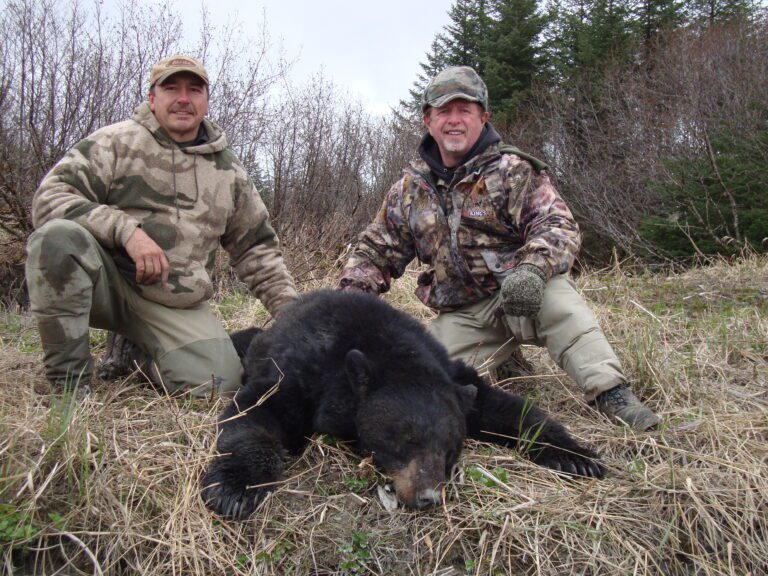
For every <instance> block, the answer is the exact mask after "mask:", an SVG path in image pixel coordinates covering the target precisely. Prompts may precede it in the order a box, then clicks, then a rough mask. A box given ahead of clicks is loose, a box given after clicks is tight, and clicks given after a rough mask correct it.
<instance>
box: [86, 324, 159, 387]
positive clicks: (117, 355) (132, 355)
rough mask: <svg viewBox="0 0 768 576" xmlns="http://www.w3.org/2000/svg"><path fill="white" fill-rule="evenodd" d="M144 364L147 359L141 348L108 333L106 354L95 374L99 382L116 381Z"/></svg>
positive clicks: (112, 333)
mask: <svg viewBox="0 0 768 576" xmlns="http://www.w3.org/2000/svg"><path fill="white" fill-rule="evenodd" d="M146 364H148V358H147V356H146V354H144V352H143V351H142V350H141V348H139V347H138V346H137V345H136V344H134V343H133V342H131V341H130V340H128V338H126V337H125V336H122V335H120V334H117V333H115V332H110V333H109V335H108V336H107V353H106V354H105V355H104V360H103V361H102V362H101V366H99V369H98V371H97V374H98V376H99V378H100V379H101V380H117V379H118V378H121V377H123V376H128V375H129V374H132V373H133V372H135V371H136V369H137V368H143V367H144V366H145V365H146Z"/></svg>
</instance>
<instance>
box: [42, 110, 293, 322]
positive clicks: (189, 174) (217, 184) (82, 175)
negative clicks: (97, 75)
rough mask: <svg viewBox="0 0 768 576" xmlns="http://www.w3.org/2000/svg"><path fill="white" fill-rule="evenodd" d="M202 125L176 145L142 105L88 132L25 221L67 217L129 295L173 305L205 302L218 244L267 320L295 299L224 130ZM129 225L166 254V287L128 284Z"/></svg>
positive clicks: (265, 217)
mask: <svg viewBox="0 0 768 576" xmlns="http://www.w3.org/2000/svg"><path fill="white" fill-rule="evenodd" d="M203 126H204V129H205V131H206V134H207V136H208V141H207V142H205V143H203V144H199V145H192V146H189V147H185V148H180V147H179V146H178V145H177V144H176V143H175V142H174V141H173V140H171V139H170V138H169V137H168V135H167V134H166V133H165V131H164V130H163V129H162V128H161V126H160V124H159V123H158V122H157V119H156V118H155V116H154V114H152V111H151V110H150V108H149V104H148V103H146V102H145V103H143V104H141V105H140V106H139V107H138V108H137V109H136V111H135V113H134V115H133V117H132V119H131V120H127V121H125V122H121V123H118V124H113V125H111V126H106V127H105V128H102V129H101V130H98V131H96V132H94V133H93V134H91V135H90V136H88V138H86V139H85V140H83V141H81V142H80V143H78V144H77V145H76V146H75V147H74V148H72V149H71V150H70V151H69V152H68V153H67V154H66V155H65V156H64V157H63V158H62V159H61V161H59V163H58V164H56V166H54V167H53V169H52V170H51V171H50V172H49V173H48V174H47V175H46V176H45V178H44V179H43V181H42V183H41V184H40V187H39V188H38V190H37V192H36V193H35V196H34V199H33V201H32V218H33V223H34V225H35V227H40V226H42V225H43V224H45V223H46V222H48V221H49V220H52V219H54V218H66V219H69V220H72V221H74V222H77V223H78V224H80V225H82V226H83V227H84V228H85V229H86V230H88V231H89V232H90V233H91V234H93V236H94V237H95V238H96V239H97V240H98V241H99V243H100V244H101V245H102V246H103V247H104V249H105V250H107V251H108V252H109V253H110V254H111V255H112V256H113V258H114V260H115V263H116V264H117V267H118V269H119V270H120V271H121V273H122V274H123V276H124V277H125V279H126V280H127V281H128V282H129V283H131V284H132V285H133V286H134V287H135V289H136V290H137V292H139V293H140V294H141V295H142V296H143V297H144V298H146V299H148V300H151V301H154V302H158V303H161V304H164V305H166V306H169V307H172V308H188V307H191V306H194V305H196V304H198V303H200V302H202V301H204V300H207V299H208V298H210V297H211V295H212V294H213V286H212V283H211V272H212V271H213V266H214V259H215V254H216V249H217V247H218V246H219V245H220V244H221V245H222V246H223V247H224V248H225V249H226V250H227V252H228V253H229V255H230V261H231V264H232V266H233V267H234V269H235V271H236V272H237V274H238V276H239V277H240V278H241V279H242V280H243V281H244V282H245V283H246V284H247V285H248V286H249V287H250V289H251V290H252V292H253V293H254V294H255V295H256V296H257V297H258V298H259V299H260V300H261V301H262V302H263V303H264V305H265V306H266V307H267V309H268V310H269V311H270V313H272V314H275V313H276V312H277V311H279V310H280V308H282V306H284V305H285V304H287V303H288V302H290V301H292V300H293V299H295V298H296V297H297V296H296V290H295V288H294V285H293V281H292V279H291V277H290V274H289V273H288V270H287V268H286V266H285V263H284V261H283V258H282V254H281V252H280V247H279V244H278V240H277V236H276V234H275V232H274V230H273V229H272V226H271V225H270V223H269V214H268V213H267V209H266V207H265V206H264V203H263V202H262V201H261V198H259V195H258V193H257V192H256V190H255V189H254V187H253V185H252V183H251V181H250V180H249V178H248V175H247V173H246V171H245V169H244V167H243V166H242V164H240V161H239V160H238V159H237V157H236V156H235V155H234V154H233V152H232V151H231V150H230V149H229V147H228V145H227V139H226V136H225V135H224V133H223V132H222V131H221V129H220V128H219V127H218V126H217V125H216V124H215V123H214V122H211V121H209V120H207V119H206V120H204V121H203ZM138 226H141V228H142V229H143V230H144V231H145V232H146V233H147V234H148V235H149V236H150V237H151V238H152V239H153V240H154V241H155V242H157V244H158V245H159V246H160V247H161V248H162V249H163V250H164V251H165V254H166V256H167V257H168V261H169V262H170V266H171V271H170V277H169V280H168V285H167V286H166V287H165V288H164V287H163V286H162V285H161V284H160V283H159V282H158V283H156V284H152V285H146V286H145V285H137V284H136V283H135V266H134V264H133V261H132V260H131V259H130V258H129V257H128V254H127V253H126V252H125V249H124V246H125V243H126V242H127V240H128V238H130V236H131V234H133V232H134V230H135V229H136V227H138Z"/></svg>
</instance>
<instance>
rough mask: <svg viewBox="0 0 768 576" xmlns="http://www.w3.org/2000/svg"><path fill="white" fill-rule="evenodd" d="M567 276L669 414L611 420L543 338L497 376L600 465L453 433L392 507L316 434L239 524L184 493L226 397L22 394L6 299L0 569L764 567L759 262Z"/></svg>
mask: <svg viewBox="0 0 768 576" xmlns="http://www.w3.org/2000/svg"><path fill="white" fill-rule="evenodd" d="M323 283H324V281H322V280H319V281H317V282H316V284H315V285H313V286H312V287H316V286H319V285H322V284H323ZM579 285H580V287H581V288H582V289H583V290H584V293H585V295H586V296H587V297H588V298H589V299H590V300H591V301H592V302H593V304H594V309H595V310H596V312H597V314H598V316H599V317H600V320H601V322H602V325H603V326H604V327H605V330H606V333H607V335H608V337H609V339H611V340H612V341H613V342H615V344H616V349H617V351H618V352H619V354H620V355H621V356H622V359H623V361H624V362H625V367H626V369H627V372H628V373H629V374H630V375H631V376H632V378H633V380H634V382H635V387H636V389H637V391H639V392H640V394H641V395H642V396H644V397H645V398H646V399H648V401H649V403H650V404H651V405H652V406H653V407H654V408H655V409H656V410H658V411H659V412H660V413H661V414H662V415H663V416H664V419H665V423H664V427H663V429H662V430H660V431H657V432H653V433H651V434H643V435H635V434H633V433H632V432H631V431H629V430H625V429H622V428H617V427H615V426H613V425H611V424H610V423H609V422H607V421H606V420H605V419H603V418H602V417H600V416H599V415H598V414H596V413H595V412H594V411H593V410H591V409H590V408H588V407H586V406H584V405H583V403H582V402H581V401H580V399H579V394H578V392H577V391H576V390H574V388H573V387H572V386H571V384H570V383H569V382H568V381H567V379H566V378H565V376H563V375H562V374H561V373H559V372H558V371H557V370H556V368H555V367H554V366H553V365H552V364H551V362H550V361H549V360H548V359H547V358H546V357H545V355H544V354H542V353H541V351H539V350H535V349H531V348H527V349H526V356H528V357H529V358H531V359H533V361H534V363H535V364H536V366H537V369H538V371H539V374H540V376H538V377H536V378H529V379H525V380H519V381H513V382H507V383H504V385H505V386H508V387H510V388H511V389H514V390H516V391H532V390H535V392H536V394H537V396H538V398H539V401H540V403H541V404H542V405H543V406H544V407H545V408H546V409H548V410H549V411H551V412H553V413H554V414H556V415H557V416H558V417H560V418H561V419H562V420H563V421H565V422H566V423H567V424H568V425H569V427H570V429H571V430H572V431H573V432H574V434H575V435H577V436H578V437H580V438H582V439H584V440H586V441H588V442H589V443H590V444H592V445H594V446H596V447H598V448H599V449H600V451H601V452H602V453H603V456H604V459H605V461H606V463H607V465H608V467H609V469H610V477H609V478H608V479H606V480H604V481H602V482H598V481H594V482H568V481H565V480H562V479H560V478H558V477H557V476H555V475H554V474H552V473H550V472H549V471H547V470H544V469H541V468H538V467H536V466H534V465H531V464H530V463H528V462H527V461H525V460H522V459H520V458H519V457H518V456H517V455H516V454H514V453H512V452H510V451H508V450H503V449H497V448H495V447H490V446H487V445H482V444H477V443H469V444H468V445H467V447H466V451H465V454H464V456H463V460H462V471H461V473H460V475H459V477H457V478H456V479H455V481H453V482H452V483H451V484H450V485H449V486H448V487H447V490H446V503H445V505H444V506H443V507H442V508H440V509H435V510H432V511H427V512H412V511H403V510H397V511H395V512H387V511H386V510H385V509H384V508H383V506H382V504H381V502H380V500H379V498H378V497H377V487H380V486H382V485H383V484H384V483H385V480H384V479H383V478H382V477H380V476H379V475H378V474H377V473H376V471H375V470H374V469H373V468H372V467H371V465H370V463H368V462H367V461H362V462H361V461H360V460H359V459H358V458H356V457H355V456H353V455H352V454H351V453H350V452H349V451H348V450H347V449H346V448H345V447H344V446H339V445H337V444H336V443H335V442H334V441H333V440H332V439H329V438H323V437H320V438H314V439H313V440H312V442H311V444H310V446H309V448H308V449H307V450H306V452H305V453H304V455H303V456H302V457H301V458H299V459H298V460H295V461H293V462H292V463H291V464H290V467H289V470H288V478H287V480H286V481H285V482H284V483H283V484H282V485H281V487H280V488H279V489H278V490H277V491H276V492H274V493H273V494H272V495H271V496H270V497H269V498H268V499H267V501H266V502H265V504H264V505H263V506H262V507H261V508H260V510H259V511H258V512H257V513H256V514H255V515H254V516H253V517H252V518H251V519H250V520H248V521H246V522H239V523H223V522H220V521H219V520H217V519H216V518H215V517H213V516H212V515H211V514H210V513H209V512H208V511H207V510H206V508H205V507H204V506H203V504H202V502H201V501H200V497H199V492H198V487H199V484H198V482H199V476H200V473H201V471H202V470H203V468H204V466H205V463H206V462H207V460H208V459H209V458H211V457H212V445H213V441H214V420H215V416H216V413H217V412H218V411H219V409H220V408H221V406H220V404H205V403H201V402H184V401H180V400H174V399H170V398H166V397H158V396H157V395H156V394H155V393H154V392H153V391H151V390H148V389H147V388H145V387H144V386H143V385H141V384H139V383H137V382H136V381H135V379H129V380H128V381H126V382H122V383H102V384H101V385H98V386H97V388H96V391H95V394H94V395H92V396H91V397H90V398H88V399H87V400H85V401H84V402H82V403H80V404H71V405H70V404H66V403H65V404H62V403H60V402H59V403H58V404H57V403H56V401H55V399H54V398H52V397H51V396H46V395H41V394H39V393H36V392H35V388H36V387H37V388H39V387H40V382H41V381H42V371H41V367H40V354H39V351H38V350H37V347H36V341H35V336H34V331H33V330H30V329H29V319H28V318H26V317H24V316H18V315H14V314H10V313H6V314H5V316H4V317H3V323H2V326H3V329H2V332H3V333H2V358H1V359H0V374H2V376H0V378H2V382H0V502H2V504H0V545H2V546H3V548H2V556H1V557H0V566H2V568H1V569H0V572H4V573H7V574H13V573H14V566H15V567H16V573H25V574H26V573H38V574H48V575H52V574H57V573H58V574H110V575H111V574H153V575H154V574H156V575H171V574H173V575H176V574H179V575H180V574H232V575H236V574H363V573H365V574H367V573H372V574H420V575H421V574H425V575H426V574H441V575H448V574H555V575H558V576H562V575H564V574H649V575H651V574H654V575H655V574H702V575H721V574H722V575H726V574H728V575H744V574H753V575H758V574H764V573H766V571H768V560H766V559H768V525H767V521H766V513H767V512H768V474H767V472H768V470H766V460H767V458H766V457H767V455H768V450H767V449H766V440H767V438H766V431H767V430H768V419H767V417H766V413H767V412H766V405H767V404H768V397H767V392H766V386H767V384H768V382H767V380H768V342H767V341H766V335H768V320H767V318H768V261H767V260H766V259H765V258H762V259H760V258H747V259H745V260H744V261H741V262H739V263H736V264H731V265H729V264H724V263H723V264H717V265H714V266H711V267H706V268H700V269H696V270H693V271H690V272H688V273H685V274H682V275H676V276H671V277H663V276H653V275H648V274H644V273H639V274H634V273H633V272H632V271H625V270H621V269H619V268H617V269H614V270H610V271H606V272H601V273H592V274H587V275H585V276H584V277H582V278H581V279H580V280H579ZM412 287H413V279H412V278H410V279H408V280H406V281H405V282H402V283H401V284H400V285H399V286H398V288H397V290H396V291H395V292H394V293H393V294H392V295H391V296H389V297H388V298H389V299H390V301H391V302H393V303H394V304H395V305H397V306H399V307H401V308H404V309H406V310H407V311H409V313H412V314H414V315H417V316H419V317H420V318H423V319H428V317H429V314H428V313H427V312H426V311H425V309H424V308H423V307H421V306H420V305H419V304H418V303H416V302H414V300H413V298H412V296H411V295H410V294H411V290H412ZM221 310H222V315H223V317H224V318H225V320H226V321H227V322H228V323H229V325H230V326H231V327H233V328H235V327H239V326H242V325H244V324H248V323H251V322H260V321H263V320H264V319H265V318H266V315H265V314H264V312H263V310H261V309H260V308H259V307H258V306H257V305H256V304H255V303H254V302H253V301H251V300H249V299H248V298H243V297H242V296H235V295H230V296H229V297H227V298H224V299H223V301H222V302H221ZM22 567H23V568H22ZM57 570H61V571H57Z"/></svg>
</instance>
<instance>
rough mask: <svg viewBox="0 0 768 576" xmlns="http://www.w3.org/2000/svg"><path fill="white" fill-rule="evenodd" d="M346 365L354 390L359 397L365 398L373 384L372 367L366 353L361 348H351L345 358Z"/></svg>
mask: <svg viewBox="0 0 768 576" xmlns="http://www.w3.org/2000/svg"><path fill="white" fill-rule="evenodd" d="M344 366H345V368H346V370H347V378H348V379H349V383H350V384H351V385H352V390H354V392H355V394H356V395H357V396H358V398H364V397H365V396H366V395H367V394H368V388H369V386H370V384H371V367H370V365H369V364H368V359H367V358H366V357H365V354H363V353H362V352H360V350H355V349H352V350H350V351H349V352H347V356H346V358H345V359H344Z"/></svg>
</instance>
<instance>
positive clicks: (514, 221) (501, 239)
mask: <svg viewBox="0 0 768 576" xmlns="http://www.w3.org/2000/svg"><path fill="white" fill-rule="evenodd" d="M422 108H423V111H424V123H425V125H426V127H427V130H428V133H427V134H426V135H425V136H424V138H423V140H422V142H421V145H420V147H419V155H420V156H421V161H417V162H414V163H413V164H412V165H411V166H409V167H408V168H406V169H405V172H404V175H403V178H402V179H401V180H399V181H398V182H397V183H396V184H395V185H394V186H393V187H392V188H391V189H390V190H389V192H388V194H387V196H386V198H385V200H384V203H383V205H382V207H381V209H380V211H379V213H378V214H377V215H376V217H375V219H374V221H373V222H372V223H371V224H370V225H369V226H368V227H367V228H366V230H365V231H364V232H363V233H362V234H361V235H360V238H359V242H358V244H357V246H356V248H355V250H354V251H353V253H352V255H351V256H350V258H349V261H348V262H347V264H346V266H345V267H344V270H343V271H342V274H341V277H340V280H339V287H340V288H341V289H359V290H364V291H368V292H372V293H375V294H380V293H382V292H386V291H387V290H389V287H390V283H391V281H392V279H393V278H398V277H400V276H401V275H402V274H403V273H404V271H405V268H406V266H407V265H408V264H409V263H410V262H411V261H412V260H413V259H414V258H418V259H419V261H420V262H422V263H424V264H426V265H427V266H428V267H429V269H428V270H427V271H426V272H424V273H423V274H421V276H420V277H419V278H418V287H417V289H416V293H417V296H418V297H419V299H420V300H421V301H422V302H424V303H425V304H426V305H427V306H429V307H430V308H432V309H434V310H436V311H438V313H439V315H438V317H437V318H436V319H435V320H434V321H433V322H432V324H431V325H430V331H431V332H432V333H433V334H434V335H435V336H436V337H437V338H438V340H440V341H441V342H442V343H443V344H444V345H445V346H446V347H447V348H448V352H449V354H450V355H451V357H453V358H458V359H461V360H464V361H466V362H467V363H469V364H473V365H475V366H482V367H484V368H488V369H489V370H490V369H494V368H495V367H497V366H499V365H501V364H502V363H503V362H504V361H505V360H506V359H507V358H508V357H509V356H510V354H512V352H514V351H515V350H516V348H517V347H518V346H519V345H520V344H537V345H539V346H545V347H546V348H547V349H548V351H549V353H550V355H551V356H552V358H553V359H554V360H555V362H557V364H558V365H559V366H560V367H562V368H563V369H564V370H565V371H566V372H567V373H568V374H569V375H570V376H571V377H572V378H573V380H574V381H575V382H576V383H577V384H578V385H579V386H580V387H581V389H582V390H583V392H584V396H585V399H586V400H587V401H588V402H595V403H596V405H597V407H598V409H600V410H601V411H602V412H603V413H605V414H607V415H608V416H609V417H612V418H614V419H618V420H621V421H623V422H625V423H627V424H629V425H631V426H633V427H635V428H637V429H640V430H645V429H648V428H651V427H653V426H655V425H656V424H658V422H659V419H658V417H657V416H656V415H655V414H653V412H651V411H650V410H649V409H648V408H647V407H645V406H644V405H643V404H642V403H641V402H640V401H639V400H638V399H637V398H636V397H635V396H634V394H633V393H632V391H631V390H630V388H629V387H628V384H627V378H626V377H625V376H624V373H623V372H622V369H621V365H620V363H619V360H618V358H617V357H616V355H615V353H614V352H613V349H612V348H611V346H610V344H609V343H608V341H607V340H606V338H605V336H604V334H603V332H602V331H601V330H600V327H599V326H598V323H597V320H596V318H595V316H594V314H593V313H592V312H591V310H590V309H589V307H588V306H587V304H586V302H585V301H584V300H583V299H582V298H581V296H580V295H579V293H578V292H577V291H576V290H575V287H574V285H573V282H572V281H571V280H570V279H569V277H568V272H569V271H570V269H571V266H572V265H573V262H574V259H575V257H576V254H577V252H578V249H579V246H580V243H581V237H580V233H579V228H578V225H577V224H576V222H575V221H574V219H573V216H572V214H571V212H570V210H569V209H568V207H567V206H566V204H565V202H564V201H563V199H562V198H561V197H560V195H559V194H558V192H557V191H556V190H555V188H554V186H553V185H552V183H551V182H550V180H549V177H548V176H547V174H546V172H545V170H546V165H544V164H543V163H541V162H539V161H538V160H536V159H535V158H532V157H531V156H528V155H527V154H524V153H523V152H520V151H519V150H516V149H514V148H512V147H510V146H506V145H504V144H502V143H501V142H500V140H501V139H500V137H499V135H498V134H497V133H496V131H495V130H494V129H493V126H491V124H490V123H489V122H488V112H487V108H488V93H487V89H486V86H485V83H484V82H483V81H482V79H481V78H480V77H479V76H478V75H477V73H476V72H475V71H474V70H473V69H472V68H469V67H465V66H462V67H453V68H448V69H446V70H443V71H442V72H440V73H439V74H438V75H437V76H436V77H435V78H434V79H433V80H432V81H431V82H430V84H429V85H428V86H427V88H426V90H425V92H424V97H423V102H422Z"/></svg>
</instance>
